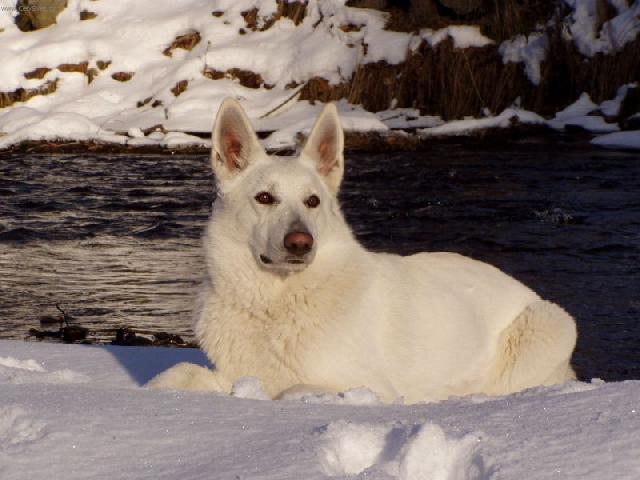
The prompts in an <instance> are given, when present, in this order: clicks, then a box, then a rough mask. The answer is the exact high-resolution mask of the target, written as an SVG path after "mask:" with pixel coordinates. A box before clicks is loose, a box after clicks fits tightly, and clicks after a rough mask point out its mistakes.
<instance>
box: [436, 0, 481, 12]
mask: <svg viewBox="0 0 640 480" xmlns="http://www.w3.org/2000/svg"><path fill="white" fill-rule="evenodd" d="M438 3H439V4H440V5H442V6H443V7H445V8H448V9H449V10H452V11H453V12H454V13H455V14H456V15H469V14H470V13H473V12H475V11H476V10H478V9H479V8H480V7H482V0H438Z"/></svg>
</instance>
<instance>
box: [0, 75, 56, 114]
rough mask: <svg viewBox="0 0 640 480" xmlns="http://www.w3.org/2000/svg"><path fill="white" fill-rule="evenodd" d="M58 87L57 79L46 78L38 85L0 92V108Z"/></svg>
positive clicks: (53, 90)
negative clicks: (46, 79)
mask: <svg viewBox="0 0 640 480" xmlns="http://www.w3.org/2000/svg"><path fill="white" fill-rule="evenodd" d="M57 88H58V79H57V78H56V79H54V80H48V81H46V82H44V83H43V84H42V85H40V86H39V87H35V88H17V89H16V90H14V91H12V92H0V108H5V107H10V106H11V105H13V104H14V103H17V102H26V101H27V100H29V99H30V98H32V97H35V96H36V95H49V94H51V93H53V92H55V91H56V89H57Z"/></svg>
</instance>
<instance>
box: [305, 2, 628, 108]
mask: <svg viewBox="0 0 640 480" xmlns="http://www.w3.org/2000/svg"><path fill="white" fill-rule="evenodd" d="M553 3H554V2H553V1H548V0H528V1H524V2H522V3H521V4H518V3H515V2H513V1H506V0H504V1H496V2H493V4H494V5H493V6H489V7H486V8H485V10H483V11H481V12H478V13H476V14H474V15H475V18H476V21H477V23H476V24H479V25H480V26H481V29H482V30H483V32H484V33H485V34H486V35H487V36H489V37H490V38H493V39H497V40H498V41H497V42H496V43H495V44H493V45H489V46H486V47H483V48H473V49H456V48H454V47H453V42H452V41H451V40H446V41H442V42H440V43H439V44H437V45H436V46H435V47H431V46H429V45H428V44H426V43H423V44H422V45H421V46H420V47H419V48H417V49H416V50H415V51H413V52H410V53H409V52H408V56H407V59H406V60H405V61H404V62H402V63H400V64H398V65H390V64H388V63H386V62H377V63H369V64H362V65H359V66H358V67H357V68H356V70H355V72H354V74H353V75H352V77H351V78H350V79H349V80H348V81H346V82H343V83H341V84H338V85H330V84H329V82H328V81H327V80H325V79H323V78H312V79H310V80H309V81H308V82H306V84H305V85H304V87H303V89H302V91H301V99H304V100H310V101H315V100H320V101H323V102H326V101H332V100H338V99H342V98H344V99H347V100H348V101H349V102H350V103H354V104H361V105H362V106H363V107H364V108H365V109H367V110H369V111H380V110H386V109H388V108H390V106H391V105H392V101H393V104H394V105H395V106H397V107H410V108H417V109H419V110H420V111H421V113H423V114H430V115H440V116H442V118H443V119H445V120H452V119H460V118H464V117H466V116H469V115H471V116H479V115H481V114H482V111H483V109H484V108H488V109H489V110H490V111H492V112H494V113H497V112H500V111H502V110H503V109H504V108H506V107H509V106H511V105H513V103H514V102H515V101H516V100H517V99H520V101H521V105H522V107H524V108H526V109H529V110H533V111H535V112H538V113H540V114H542V115H546V116H549V115H552V114H554V113H555V112H557V111H558V110H561V109H563V108H565V107H566V106H567V105H569V104H571V103H572V102H574V101H575V100H576V99H577V98H578V96H579V95H580V94H581V93H582V92H587V93H588V94H589V95H590V96H591V98H592V99H593V101H594V102H602V101H603V100H606V99H610V98H612V97H613V96H614V95H615V93H616V90H617V88H618V87H619V86H620V85H623V84H625V83H630V82H634V81H638V80H639V79H640V60H639V58H640V57H638V53H637V52H638V51H640V38H638V39H636V40H635V41H634V42H631V43H629V44H627V45H626V46H625V47H624V48H623V49H622V50H620V51H619V52H617V53H613V54H608V55H604V54H597V55H595V56H594V57H593V58H587V57H584V56H583V55H582V54H580V52H578V51H577V49H576V48H575V46H574V44H573V42H572V41H571V40H567V39H565V38H564V36H563V34H562V30H563V24H562V21H561V20H560V19H562V18H564V17H565V16H566V14H567V12H566V11H558V12H557V16H556V21H555V23H554V22H551V23H550V24H549V26H548V27H547V29H546V33H547V36H548V38H549V47H548V51H547V56H546V59H545V60H544V61H543V62H542V65H541V82H540V84H539V85H537V86H536V85H533V84H532V83H531V82H530V81H529V79H528V78H527V76H526V75H525V73H524V65H523V64H522V63H507V64H504V63H503V62H502V57H501V55H500V53H499V51H498V49H499V45H500V41H501V40H502V39H506V38H511V37H512V36H513V35H516V34H518V33H522V32H530V31H531V30H532V29H533V28H534V26H535V24H536V22H541V23H542V22H544V21H545V20H548V12H553V8H552V7H551V5H552V4H553ZM500 6H501V7H503V8H498V7H500ZM607 12H608V13H606V17H603V19H608V18H610V17H611V15H612V13H611V12H610V11H607ZM391 13H392V15H391V18H393V10H392V12H391ZM479 15H480V17H478V16H479ZM603 15H604V14H603ZM458 20H459V18H455V19H453V20H451V19H448V20H447V19H446V18H444V17H443V16H441V15H439V14H438V16H437V17H434V19H432V21H433V22H434V23H430V24H429V25H430V26H432V27H434V28H435V27H438V28H440V27H442V26H446V24H447V22H454V23H455V22H457V21H458ZM603 21H604V20H603ZM390 22H391V23H393V22H392V21H391V20H390ZM414 26H415V25H414ZM636 111H637V110H636ZM621 118H623V117H622V115H621Z"/></svg>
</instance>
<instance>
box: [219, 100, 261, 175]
mask: <svg viewBox="0 0 640 480" xmlns="http://www.w3.org/2000/svg"><path fill="white" fill-rule="evenodd" d="M211 144H212V145H211V164H212V166H213V171H214V173H215V175H216V179H217V180H218V182H221V183H224V182H225V181H226V180H229V179H231V178H233V177H234V176H235V175H236V174H238V173H239V172H241V171H242V170H244V169H245V168H247V166H249V163H251V162H252V161H254V160H256V159H258V158H261V157H262V156H263V155H264V154H265V153H264V150H263V148H262V146H261V145H260V142H259V141H258V137H257V136H256V134H255V132H254V131H253V127H252V126H251V122H250V121H249V118H248V117H247V114H246V113H245V112H244V110H243V109H242V106H241V105H240V103H239V102H238V101H237V100H236V99H235V98H231V97H228V98H226V99H225V100H224V101H223V102H222V105H220V109H219V110H218V115H216V120H215V122H214V125H213V131H212V133H211Z"/></svg>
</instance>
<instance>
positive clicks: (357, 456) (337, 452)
mask: <svg viewBox="0 0 640 480" xmlns="http://www.w3.org/2000/svg"><path fill="white" fill-rule="evenodd" d="M388 432H389V428H388V427H386V426H383V425H372V424H354V423H350V422H346V421H338V422H334V423H331V424H329V425H328V426H327V430H326V433H325V434H324V435H323V444H322V445H321V447H320V449H319V452H318V453H319V458H320V464H321V466H322V469H323V471H324V472H325V473H326V474H327V475H329V476H332V477H333V476H339V475H357V474H359V473H361V472H363V471H364V470H366V469H367V468H370V467H371V466H372V465H373V464H374V463H376V462H377V461H378V458H379V457H380V454H381V452H382V450H383V449H384V446H385V438H386V436H387V434H388Z"/></svg>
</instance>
